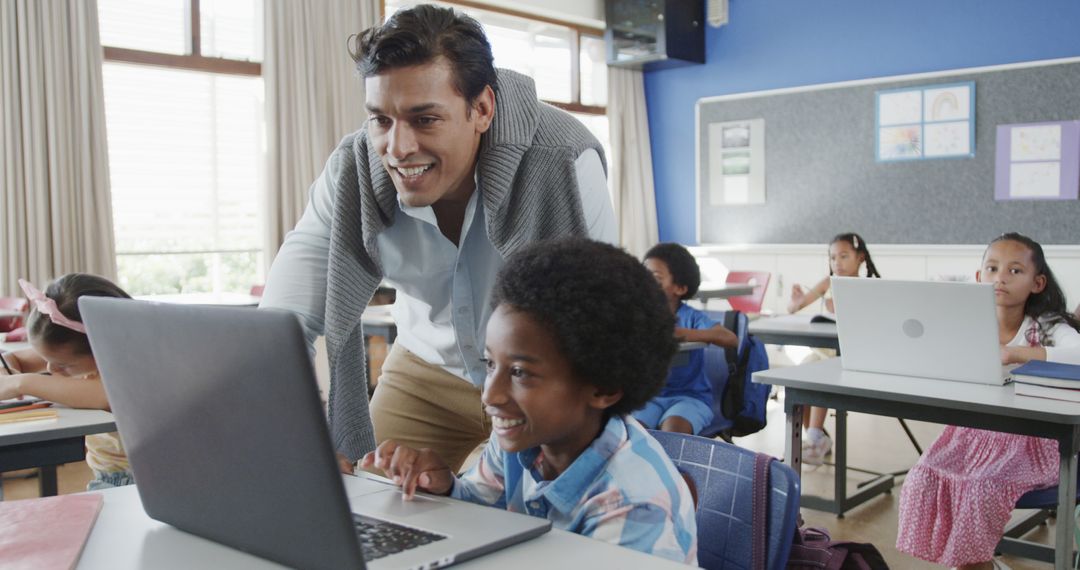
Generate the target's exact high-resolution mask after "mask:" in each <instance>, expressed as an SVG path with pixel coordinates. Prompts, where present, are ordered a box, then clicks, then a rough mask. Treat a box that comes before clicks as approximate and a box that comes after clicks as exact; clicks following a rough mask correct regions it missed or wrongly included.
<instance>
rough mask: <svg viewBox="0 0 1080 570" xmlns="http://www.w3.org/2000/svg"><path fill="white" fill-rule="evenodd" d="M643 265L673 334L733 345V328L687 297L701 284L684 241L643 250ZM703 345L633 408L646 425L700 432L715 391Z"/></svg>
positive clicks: (709, 418)
mask: <svg viewBox="0 0 1080 570" xmlns="http://www.w3.org/2000/svg"><path fill="white" fill-rule="evenodd" d="M645 267H646V268H647V269H648V270H649V271H650V272H651V273H652V274H653V277H654V278H655V279H656V281H657V283H659V284H660V288H661V289H662V290H663V292H664V296H665V297H666V298H667V306H668V308H669V309H670V310H671V312H672V313H673V314H674V315H675V320H676V324H675V337H676V338H677V339H678V340H680V341H683V342H707V343H710V344H715V345H717V346H722V347H727V348H734V347H736V346H738V344H739V339H738V337H737V336H735V333H733V332H731V331H729V330H727V329H726V328H724V326H723V325H721V324H717V323H716V322H714V321H713V320H712V319H710V318H709V317H708V316H707V315H705V313H703V312H702V311H699V310H697V309H695V308H693V307H691V306H689V305H687V304H686V303H684V301H685V300H686V299H690V298H691V297H693V296H694V295H695V294H696V293H697V290H698V287H699V286H700V285H701V270H700V269H698V265H697V261H695V260H694V256H693V255H691V254H690V252H689V251H687V250H686V248H685V247H683V246H681V245H679V244H677V243H661V244H657V245H655V246H653V248H652V249H650V250H649V251H648V252H646V253H645ZM704 353H705V351H704V350H695V351H692V352H691V353H690V355H689V356H690V362H688V363H687V364H684V365H682V366H676V367H672V368H671V372H670V373H669V374H668V377H667V382H666V383H665V384H664V388H663V389H662V390H661V392H660V395H659V396H657V397H655V398H653V399H652V400H650V401H649V402H648V403H647V404H645V407H644V408H641V409H640V410H637V411H635V412H634V418H635V419H636V420H638V421H639V422H641V423H642V424H644V425H645V427H647V428H650V429H656V428H659V429H661V430H664V431H674V432H680V433H689V434H698V433H701V430H703V429H705V426H707V425H709V423H710V422H712V420H713V411H712V403H713V393H712V386H711V385H710V384H709V379H708V378H707V377H706V376H705V354H704Z"/></svg>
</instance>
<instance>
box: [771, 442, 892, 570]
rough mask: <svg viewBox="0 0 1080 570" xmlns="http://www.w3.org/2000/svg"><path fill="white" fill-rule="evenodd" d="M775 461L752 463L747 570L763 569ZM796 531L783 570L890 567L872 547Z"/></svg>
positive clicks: (882, 569) (802, 529)
mask: <svg viewBox="0 0 1080 570" xmlns="http://www.w3.org/2000/svg"><path fill="white" fill-rule="evenodd" d="M773 461H775V459H773V458H772V457H769V456H768V455H765V454H763V453H759V454H757V456H756V457H755V461H754V478H753V482H752V483H751V501H752V503H753V511H752V513H753V516H752V519H751V521H750V527H751V536H750V569H751V570H765V567H766V564H767V553H766V545H767V542H768V520H767V519H768V513H769V490H770V489H771V486H770V485H769V464H770V463H772V462H773ZM798 524H799V528H796V529H795V536H794V537H793V540H792V543H791V550H790V551H789V553H788V558H787V564H786V565H785V566H784V568H785V569H786V570H888V569H889V565H888V564H886V563H885V559H884V558H883V557H882V556H881V553H880V552H878V549H877V548H876V547H874V545H873V544H867V543H861V542H849V541H834V540H832V539H831V538H829V533H828V532H826V531H824V530H822V529H818V528H805V527H803V526H802V517H799V523H798Z"/></svg>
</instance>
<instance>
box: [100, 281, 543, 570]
mask: <svg viewBox="0 0 1080 570" xmlns="http://www.w3.org/2000/svg"><path fill="white" fill-rule="evenodd" d="M79 309H80V310H81V312H82V317H83V320H84V322H85V323H86V326H87V330H88V334H89V336H90V344H91V346H92V347H93V350H94V357H95V358H96V360H97V364H98V369H99V370H100V371H101V376H102V378H103V379H104V380H103V381H104V384H105V391H106V393H107V394H108V397H109V403H110V405H111V406H112V410H113V413H114V414H115V416H116V424H117V427H118V428H119V431H120V433H121V436H122V438H123V441H124V446H125V448H126V449H127V453H128V458H129V460H130V462H131V467H132V471H133V474H134V476H135V480H136V483H137V488H138V491H139V496H140V497H141V498H142V503H143V507H144V508H145V510H146V513H147V514H148V515H149V516H150V517H151V518H154V519H157V520H159V521H162V522H165V523H168V524H171V525H173V526H175V527H177V528H179V529H181V530H185V531H187V532H190V533H192V534H196V535H199V536H202V537H204V538H208V539H210V540H213V541H216V542H220V543H222V544H225V545H228V546H231V547H233V548H237V549H239V550H243V551H245V552H249V553H251V554H254V555H257V556H261V557H263V558H267V559H270V560H273V561H276V562H280V563H282V564H285V565H288V566H293V567H301V568H363V567H364V565H365V559H367V562H366V564H367V568H373V569H374V568H434V567H439V566H445V565H448V564H452V563H454V562H459V561H462V560H465V559H468V558H472V557H475V556H478V555H480V554H484V553H487V552H490V551H493V550H496V549H499V548H502V547H505V546H508V545H510V544H514V543H516V542H520V541H523V540H526V539H529V538H532V537H535V536H538V535H540V534H543V533H544V532H546V531H547V530H548V529H549V528H550V527H551V523H550V521H548V520H546V519H541V518H536V517H530V516H526V515H520V514H515V513H510V512H507V511H505V510H501V509H494V508H490V507H484V506H480V505H472V504H468V503H462V502H458V501H453V500H450V499H447V498H443V497H432V496H427V495H418V496H417V498H416V499H415V500H413V501H403V500H402V498H401V493H400V491H399V490H398V489H397V487H395V486H393V485H392V484H389V483H382V482H380V481H378V480H371V479H365V478H360V480H359V482H360V483H361V485H359V486H357V487H358V488H360V489H361V491H359V492H353V489H354V486H353V485H351V484H350V494H351V496H348V497H347V496H346V491H345V486H344V484H343V481H342V475H341V474H340V473H339V472H338V469H337V462H336V460H335V456H334V452H333V449H332V446H331V440H330V434H329V429H328V427H327V424H326V419H325V416H324V414H323V410H322V404H321V402H320V401H319V396H318V388H317V385H316V382H315V375H314V372H313V370H312V366H311V361H310V358H309V357H308V354H307V350H306V346H305V344H304V340H303V335H302V332H301V327H300V323H299V321H298V320H297V318H296V317H295V316H294V315H292V314H291V313H284V312H275V311H268V310H255V309H249V308H227V307H198V306H191V305H186V306H185V305H166V304H158V303H150V302H143V301H132V300H119V299H106V298H100V297H83V298H82V299H80V300H79ZM350 507H351V508H350Z"/></svg>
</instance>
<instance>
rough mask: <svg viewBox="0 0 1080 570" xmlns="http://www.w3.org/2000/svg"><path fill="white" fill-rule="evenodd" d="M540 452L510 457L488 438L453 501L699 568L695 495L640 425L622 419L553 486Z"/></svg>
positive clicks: (614, 419)
mask: <svg viewBox="0 0 1080 570" xmlns="http://www.w3.org/2000/svg"><path fill="white" fill-rule="evenodd" d="M541 459H542V458H541V450H540V448H539V447H535V448H532V449H528V450H526V451H523V452H521V453H510V452H506V451H503V450H502V448H500V447H499V443H498V439H497V438H495V437H492V438H490V439H489V440H488V444H487V447H486V448H485V449H484V453H483V455H482V456H481V457H480V461H479V462H478V463H477V464H476V466H474V467H473V468H472V469H470V470H469V471H468V472H467V473H465V474H463V475H462V476H461V477H460V478H459V479H457V481H456V482H455V483H454V488H453V491H452V492H451V496H452V497H454V498H457V499H463V500H466V501H470V502H473V503H478V504H481V505H488V506H492V507H499V508H505V509H507V510H509V511H512V512H515V513H525V514H529V515H532V516H536V517H544V518H547V519H549V520H551V523H552V526H554V527H555V528H560V529H563V530H567V531H570V532H574V533H577V534H581V535H584V536H588V537H591V538H595V539H597V540H602V541H604V542H610V543H612V544H618V545H620V546H625V547H627V548H632V549H634V550H640V551H642V552H646V553H649V554H654V555H656V556H662V557H664V558H669V559H671V560H676V561H679V562H685V563H687V564H693V565H697V524H696V522H695V520H694V503H693V499H692V498H691V496H690V490H689V489H688V488H687V486H686V483H685V482H684V481H683V479H682V477H681V476H680V475H679V472H678V471H677V470H676V469H675V465H674V464H672V462H671V460H670V459H669V458H668V456H667V454H666V453H665V452H664V449H663V448H662V447H661V446H660V444H659V443H658V442H657V441H656V440H655V439H653V438H652V436H650V435H649V434H648V432H647V431H645V429H644V428H642V427H641V425H640V424H638V423H637V422H636V421H634V420H633V419H631V418H629V417H625V418H624V417H621V416H615V417H612V418H611V419H609V420H608V422H607V425H605V426H604V431H603V432H601V433H600V435H599V436H598V437H597V438H596V439H594V440H593V442H592V443H591V444H589V447H588V448H586V449H585V451H583V452H582V453H581V455H579V456H578V458H577V459H575V460H574V462H573V463H571V464H570V467H569V468H567V470H566V471H564V472H563V473H561V474H560V475H559V476H558V477H556V478H555V480H553V481H546V480H544V478H543V476H542V475H541V474H540V461H541Z"/></svg>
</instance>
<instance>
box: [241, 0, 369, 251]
mask: <svg viewBox="0 0 1080 570" xmlns="http://www.w3.org/2000/svg"><path fill="white" fill-rule="evenodd" d="M379 4H380V2H379V0H267V2H266V9H265V14H266V22H265V32H266V34H265V37H266V56H265V61H263V67H262V70H263V78H264V81H265V84H266V117H267V121H266V125H267V147H268V148H267V171H268V176H267V192H268V200H267V208H268V210H267V212H266V214H267V215H266V220H267V241H266V246H267V252H268V253H269V254H270V255H268V256H267V259H266V262H267V266H269V264H270V262H271V261H272V260H273V257H274V255H275V254H276V252H277V250H278V248H279V247H280V246H281V242H282V240H284V238H285V234H286V233H287V232H288V231H289V230H291V229H292V228H293V226H295V225H296V222H297V220H299V219H300V215H301V214H303V212H304V207H305V206H306V205H307V198H308V194H307V190H308V187H309V186H310V185H311V183H312V182H313V181H314V180H315V177H316V176H318V174H319V173H320V172H321V171H322V168H323V165H324V164H326V159H327V158H329V156H330V152H331V151H332V150H333V149H334V148H335V146H336V145H337V143H338V142H339V141H340V140H341V138H342V137H343V136H345V135H346V134H348V133H350V132H352V131H355V130H356V129H358V128H360V125H361V123H362V121H363V120H364V116H365V112H364V84H363V80H362V79H361V78H360V76H359V75H358V74H357V72H356V65H355V64H354V63H353V60H352V58H351V57H349V51H348V39H349V36H350V35H352V34H356V33H359V32H361V31H363V30H365V29H367V28H369V27H371V26H373V25H375V24H376V23H378V22H379V8H380V7H379Z"/></svg>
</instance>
